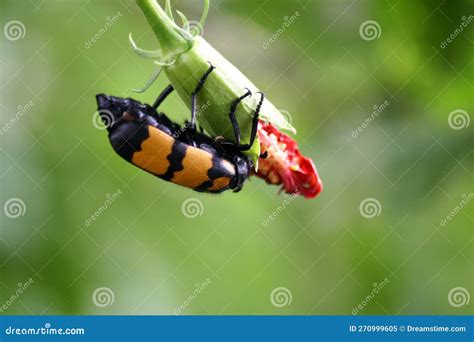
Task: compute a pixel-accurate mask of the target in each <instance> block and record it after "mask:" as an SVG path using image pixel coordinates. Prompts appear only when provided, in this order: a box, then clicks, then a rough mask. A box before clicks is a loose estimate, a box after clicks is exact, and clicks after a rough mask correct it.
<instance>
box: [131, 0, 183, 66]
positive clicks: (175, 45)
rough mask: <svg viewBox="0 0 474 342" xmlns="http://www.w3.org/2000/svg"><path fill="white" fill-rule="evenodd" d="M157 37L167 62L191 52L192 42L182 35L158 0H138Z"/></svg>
mask: <svg viewBox="0 0 474 342" xmlns="http://www.w3.org/2000/svg"><path fill="white" fill-rule="evenodd" d="M136 2H137V5H138V7H140V9H141V10H142V12H143V14H144V15H145V17H146V19H147V20H148V23H149V24H150V26H151V28H152V30H153V32H154V33H155V36H156V37H157V39H158V43H159V45H160V49H161V51H162V55H163V56H164V59H165V61H166V60H169V59H172V58H174V57H175V56H176V55H179V54H180V53H183V52H185V51H187V50H189V49H190V48H191V47H192V42H191V41H190V40H189V38H188V39H186V38H185V37H183V35H182V33H181V31H182V30H181V28H180V27H178V26H177V25H176V24H175V23H174V22H173V20H171V19H170V18H169V17H168V16H167V15H166V13H165V11H163V9H162V8H161V7H160V5H159V4H158V3H157V2H156V0H136Z"/></svg>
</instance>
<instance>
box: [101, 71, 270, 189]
mask: <svg viewBox="0 0 474 342" xmlns="http://www.w3.org/2000/svg"><path fill="white" fill-rule="evenodd" d="M213 69H214V67H213V66H212V65H211V66H210V67H209V69H208V70H207V72H206V73H205V74H204V75H203V76H202V77H201V79H200V80H199V82H198V84H197V86H196V88H195V90H194V92H193V93H192V94H191V101H192V102H191V103H192V105H191V120H190V121H189V122H186V123H185V125H184V126H183V127H181V126H180V125H178V124H176V123H174V122H172V121H171V120H170V119H169V118H168V117H167V116H166V115H165V114H164V113H160V112H158V111H157V109H158V106H159V105H160V104H161V103H162V102H163V101H164V99H165V98H166V97H167V96H168V95H169V94H170V93H171V92H172V91H173V87H172V86H171V85H169V86H168V87H167V88H166V89H165V90H163V92H162V93H161V94H160V95H159V96H158V98H157V99H156V101H155V103H154V104H153V106H149V105H147V104H142V103H140V102H138V101H136V100H134V99H130V98H127V99H124V98H120V97H114V96H108V95H104V94H98V95H96V99H97V105H98V109H99V114H100V116H101V118H102V121H103V122H104V123H105V124H106V126H107V130H108V133H109V140H110V143H111V145H112V147H113V149H114V150H115V152H117V153H118V154H119V155H120V156H121V157H122V158H124V159H125V160H127V161H128V162H130V163H132V164H134V165H135V166H137V167H139V168H141V169H143V170H145V171H147V172H149V173H151V174H153V175H155V176H157V177H159V178H161V179H164V180H166V181H170V182H172V183H175V184H179V185H182V186H185V187H188V188H192V189H194V190H196V191H200V192H209V193H219V192H222V191H225V190H227V189H232V190H233V191H234V192H237V191H240V190H241V189H242V185H243V183H244V182H245V180H246V179H247V178H248V177H249V176H250V172H251V169H252V167H253V165H252V161H251V160H250V159H249V158H248V157H247V156H246V155H245V154H244V152H245V151H247V150H249V149H250V147H251V146H252V144H253V142H254V140H255V137H256V135H257V126H258V118H259V112H260V107H261V105H262V103H263V99H264V94H262V93H260V94H261V98H260V101H259V103H258V105H257V107H256V109H255V114H254V116H253V118H252V120H253V121H252V131H251V136H250V142H249V144H245V145H243V144H240V130H239V127H238V124H237V121H236V119H235V111H236V108H237V105H238V104H239V102H240V101H242V100H243V99H244V98H246V97H248V96H251V93H250V91H248V90H247V92H246V93H245V94H244V95H242V96H241V97H239V98H237V99H236V100H235V101H233V102H232V104H231V106H230V112H229V118H230V120H231V122H232V127H233V130H234V134H235V141H236V143H234V142H229V141H222V140H221V139H213V138H211V137H209V136H207V135H205V134H203V133H202V132H198V131H197V130H196V95H197V94H198V92H199V91H200V90H201V89H202V87H203V86H204V83H205V81H206V79H207V77H208V76H209V74H210V73H211V72H212V70H213Z"/></svg>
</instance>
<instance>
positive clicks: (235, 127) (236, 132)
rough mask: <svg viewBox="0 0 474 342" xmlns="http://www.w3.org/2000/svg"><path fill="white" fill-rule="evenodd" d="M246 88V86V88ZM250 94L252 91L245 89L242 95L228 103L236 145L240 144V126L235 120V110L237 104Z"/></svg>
mask: <svg viewBox="0 0 474 342" xmlns="http://www.w3.org/2000/svg"><path fill="white" fill-rule="evenodd" d="M246 89H247V88H246ZM249 96H252V92H251V91H250V90H249V89H247V92H246V93H245V94H244V95H242V96H241V97H239V98H237V99H235V100H234V101H233V102H232V104H231V105H230V113H229V118H230V122H231V123H232V129H233V130H234V136H235V142H236V143H237V146H240V128H239V124H238V122H237V118H236V117H235V111H236V110H237V105H238V104H239V103H240V102H241V101H242V100H243V99H245V98H246V97H249Z"/></svg>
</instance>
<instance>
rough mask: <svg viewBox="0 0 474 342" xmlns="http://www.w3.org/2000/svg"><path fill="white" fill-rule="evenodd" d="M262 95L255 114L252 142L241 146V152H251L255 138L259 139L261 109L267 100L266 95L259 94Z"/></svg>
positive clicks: (251, 134)
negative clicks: (258, 129)
mask: <svg viewBox="0 0 474 342" xmlns="http://www.w3.org/2000/svg"><path fill="white" fill-rule="evenodd" d="M258 93H259V94H260V101H259V102H258V104H257V108H255V113H254V115H253V119H252V131H251V133H250V141H249V143H248V144H245V145H240V146H239V149H240V150H241V151H247V150H250V148H251V147H252V145H253V142H254V141H255V138H256V137H257V128H258V118H259V116H260V108H262V103H263V100H264V99H265V94H264V93H262V92H258Z"/></svg>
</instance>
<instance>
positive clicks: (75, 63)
mask: <svg viewBox="0 0 474 342" xmlns="http://www.w3.org/2000/svg"><path fill="white" fill-rule="evenodd" d="M172 3H173V8H174V9H179V10H181V11H183V12H184V13H186V14H187V16H188V18H189V19H194V20H198V18H199V17H200V13H201V9H202V1H190V0H188V1H184V0H181V1H172ZM162 4H163V3H162ZM119 12H120V15H119V19H118V20H115V21H114V23H113V24H112V25H110V27H108V28H107V30H106V31H105V32H103V33H101V34H100V37H99V39H98V40H97V41H96V42H94V43H92V44H89V46H87V45H88V42H90V40H91V38H92V37H94V35H96V34H98V32H99V31H100V30H101V29H103V28H104V27H105V26H106V25H107V24H106V23H107V22H108V21H110V20H112V18H113V16H114V15H118V13H119ZM296 12H298V13H299V15H297V19H296V20H294V21H293V22H292V23H291V24H289V25H285V22H287V21H288V20H289V18H290V17H291V16H292V15H296V14H295V13H296ZM472 13H473V3H472V1H467V0H466V1H446V2H445V1H439V2H438V1H416V2H413V1H408V0H402V1H396V0H387V1H375V0H372V1H350V0H348V1H342V0H337V1H332V0H325V1H322V0H318V1H312V0H298V1H283V0H279V1H267V0H260V1H250V0H238V1H237V0H225V1H222V0H213V1H211V10H210V14H209V19H208V21H207V24H206V26H205V28H204V37H205V38H206V40H207V41H208V42H210V43H211V44H212V45H213V46H214V47H215V48H216V49H217V50H218V51H220V52H221V53H222V54H223V55H224V56H225V57H227V58H228V59H229V60H230V61H231V62H232V63H234V64H235V65H236V66H237V67H238V68H239V69H240V70H241V71H242V72H243V73H244V74H246V75H247V76H248V77H249V78H250V79H251V80H253V82H254V83H255V84H256V85H257V86H258V87H259V88H260V89H262V90H264V91H265V92H266V93H267V96H268V97H269V99H270V100H271V101H272V102H273V103H274V104H275V105H276V106H277V107H278V108H280V109H281V110H284V111H285V112H286V113H287V116H288V118H289V119H291V121H292V123H293V125H294V126H295V127H296V128H297V129H298V135H297V136H296V138H297V141H298V143H299V145H300V148H301V150H302V151H303V152H304V154H306V155H308V156H310V157H312V158H313V159H314V161H315V164H316V166H317V168H318V171H319V173H320V176H321V178H322V180H323V182H324V191H323V192H322V194H321V195H320V196H319V197H317V198H316V199H313V200H305V199H303V198H297V199H293V200H291V199H290V200H287V203H288V204H287V205H285V204H284V201H285V198H287V197H285V196H284V195H283V194H279V193H278V188H277V187H274V186H269V185H267V184H265V183H264V182H263V181H262V180H260V179H256V178H255V179H252V180H251V181H249V182H247V183H246V184H245V186H244V189H243V191H242V192H240V193H238V194H233V193H230V192H229V193H224V194H222V195H220V196H210V195H205V194H200V193H195V192H192V191H190V190H188V189H185V188H180V187H178V186H175V185H173V184H170V183H166V182H164V181H161V180H159V179H156V178H154V177H152V176H150V175H148V174H146V173H144V172H142V171H140V170H138V169H136V168H134V167H133V166H131V165H129V164H127V163H126V162H124V161H123V160H121V159H120V158H119V157H118V156H117V155H116V154H114V152H113V151H112V148H111V147H110V145H109V143H108V140H107V136H106V132H105V131H103V130H100V129H97V128H96V127H95V126H94V125H93V121H92V118H93V114H94V112H95V111H96V103H95V99H94V95H95V94H96V93H99V92H106V93H110V94H114V95H117V96H133V97H135V98H137V99H138V100H141V101H145V102H148V103H151V102H152V101H153V100H154V98H155V97H156V95H157V94H158V92H159V91H160V90H161V89H162V88H164V87H165V86H166V85H167V80H166V78H165V77H164V76H163V77H160V79H159V81H158V82H156V83H155V84H154V85H153V86H152V88H150V89H149V90H148V91H147V92H146V93H144V94H137V95H135V94H133V93H131V92H130V91H128V89H130V88H137V87H140V86H141V85H143V83H144V81H145V80H146V79H147V77H148V76H149V75H150V73H151V70H152V68H153V66H152V63H151V62H150V61H146V60H142V59H139V58H138V57H137V56H136V55H134V54H133V53H132V51H131V49H130V48H129V45H128V41H127V35H128V33H129V32H133V33H134V37H135V38H136V40H137V41H138V42H139V43H140V46H142V47H144V48H148V49H153V48H156V47H157V45H156V38H155V37H154V36H153V33H152V32H151V29H150V27H149V26H148V24H147V23H146V21H145V19H144V17H143V15H142V13H141V12H140V10H139V9H138V7H137V6H136V5H135V3H134V2H133V1H111V0H109V1H78V0H77V1H26V0H25V1H13V0H7V1H5V0H2V1H1V2H0V19H1V20H0V23H1V25H2V29H3V30H2V31H3V32H2V33H3V35H1V36H0V39H1V41H0V51H1V55H0V64H1V85H0V87H1V92H0V103H1V106H0V108H1V124H2V132H1V153H0V155H1V203H0V204H1V205H2V206H3V211H2V213H1V214H2V218H1V228H0V305H3V307H2V306H0V308H2V314H174V313H181V314H272V315H273V314H276V315H279V314H351V313H353V309H354V308H356V307H357V306H358V305H361V307H362V309H359V310H358V314H467V313H469V312H472V308H473V304H472V301H473V300H471V301H468V298H469V297H470V295H472V294H473V290H474V287H473V223H472V218H473V216H474V213H473V204H472V203H471V202H470V200H471V199H472V185H473V183H472V174H473V166H474V163H473V156H474V155H473V152H472V142H473V141H472V123H471V124H470V125H469V122H468V120H470V115H471V114H472V111H473V97H472V92H473V83H474V80H473V64H472V63H473V53H472V52H473V42H474V37H473V27H474V23H473V22H472V18H471V19H469V16H470V15H472ZM463 17H464V19H463ZM368 20H372V21H375V22H376V23H377V25H378V26H379V27H377V25H375V26H374V27H375V31H376V32H375V36H371V35H370V32H369V31H370V30H368V31H367V32H368V33H367V32H366V33H364V30H360V28H361V25H362V28H363V23H365V22H366V21H368ZM470 20H471V21H470ZM11 21H20V22H21V24H22V25H23V27H22V26H21V25H19V26H18V25H17V27H19V30H20V35H19V36H15V35H14V32H9V31H8V30H7V28H8V27H7V24H9V23H10V25H12V24H11ZM468 21H469V23H468V24H467V25H466V26H463V31H462V32H457V33H454V32H455V30H456V29H459V27H460V25H462V23H463V22H468ZM372 25H374V24H373V23H372ZM283 26H285V30H284V32H281V31H280V33H276V32H278V30H279V28H282V27H283ZM458 31H459V30H458ZM274 34H276V35H277V39H275V40H274V42H272V43H271V44H269V45H268V44H267V45H268V46H264V45H265V42H267V41H268V39H269V38H270V37H272V36H273V35H274ZM453 34H454V35H455V38H454V39H453V40H452V41H451V42H450V43H448V44H447V46H445V47H444V48H443V47H442V43H443V42H444V41H445V40H446V39H447V38H448V37H450V36H451V35H453ZM364 38H365V39H364ZM445 45H446V44H445ZM30 101H31V102H30ZM385 101H387V103H388V105H386V106H385V107H386V108H385V109H384V110H383V111H382V112H381V113H380V114H378V115H375V116H374V115H373V114H372V112H373V110H374V106H380V105H382V104H384V103H385ZM19 106H20V107H19ZM21 106H23V107H21ZM25 106H26V107H25ZM22 108H23V109H22ZM25 108H26V109H25ZM162 109H163V110H164V111H165V112H167V113H168V114H169V116H170V117H172V118H173V119H174V120H175V121H178V122H182V121H184V119H185V118H187V117H188V115H189V111H188V110H187V109H186V106H185V105H184V104H183V103H182V102H181V101H180V99H179V98H178V96H177V95H175V94H173V95H172V96H171V97H170V98H169V100H167V101H166V102H165V103H164V105H163V107H162ZM453 112H454V113H453ZM18 113H21V114H18ZM450 113H453V114H452V115H451V116H450ZM371 117H372V119H373V120H369V121H370V123H369V124H368V125H367V127H365V128H364V129H362V132H359V133H354V132H355V131H356V130H357V129H358V127H359V126H361V125H362V124H363V123H364V122H366V120H367V119H368V118H371ZM448 118H449V119H450V120H448ZM454 119H456V120H455V121H454ZM12 120H13V124H12ZM453 127H454V128H453ZM470 194H471V195H470ZM107 196H108V197H107ZM463 196H464V197H463ZM107 198H109V199H111V201H110V202H112V203H111V204H110V205H108V206H107V208H106V209H105V210H101V209H100V207H101V206H104V203H105V202H106V200H107ZM190 198H194V199H197V200H198V201H196V203H197V210H198V215H197V216H196V217H194V218H189V217H186V216H185V215H183V211H182V206H183V203H184V202H185V201H186V200H188V199H190ZM11 199H19V200H21V201H18V200H15V201H16V203H17V204H18V207H17V209H19V210H20V211H19V212H18V213H15V212H13V213H12V212H11V210H14V208H10V206H11V204H12V203H13V204H15V203H14V202H15V201H10V200H11ZM366 199H371V201H372V203H373V204H374V206H375V207H373V208H374V209H375V213H374V215H372V214H371V213H370V212H368V213H367V212H366V211H364V210H365V209H364V205H363V204H364V203H366V202H364V200H366ZM463 199H464V202H466V203H463ZM23 204H24V205H23ZM201 204H202V206H200V205H201ZM283 206H284V208H283ZM460 207H461V208H460ZM456 208H458V209H456ZM369 209H370V208H369ZM369 209H367V210H369ZM9 210H10V211H9ZM97 210H101V211H102V212H101V213H99V215H97V217H96V219H95V221H93V222H92V223H91V224H86V222H85V221H86V219H87V218H89V217H91V216H92V215H94V213H95V212H96V211H97ZM451 212H454V215H452V219H451V220H450V221H446V222H447V223H446V224H442V220H443V218H445V217H446V216H448V215H451V214H450V213H451ZM273 213H276V215H275V218H274V219H273V220H272V221H271V222H270V223H268V224H265V222H266V221H265V220H266V219H267V218H268V217H269V216H270V215H273ZM15 216H18V217H15ZM188 216H190V215H188ZM365 216H369V217H365ZM370 216H374V217H371V218H370ZM30 278H31V281H30V280H29V279H30ZM381 282H383V283H384V286H383V289H381V290H380V291H377V293H375V292H374V291H373V290H374V288H377V287H380V286H379V285H380V283H381ZM26 283H31V284H29V286H28V287H27V288H26V289H25V290H24V291H21V292H22V293H18V288H19V287H20V288H23V287H25V284H26ZM104 288H105V289H104ZM197 288H199V289H200V290H197ZM281 288H284V289H281ZM272 293H273V295H272ZM367 296H369V297H371V298H369V299H367ZM12 298H13V299H12Z"/></svg>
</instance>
